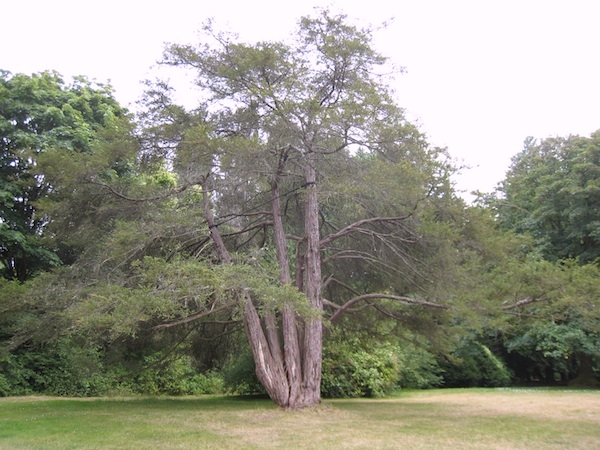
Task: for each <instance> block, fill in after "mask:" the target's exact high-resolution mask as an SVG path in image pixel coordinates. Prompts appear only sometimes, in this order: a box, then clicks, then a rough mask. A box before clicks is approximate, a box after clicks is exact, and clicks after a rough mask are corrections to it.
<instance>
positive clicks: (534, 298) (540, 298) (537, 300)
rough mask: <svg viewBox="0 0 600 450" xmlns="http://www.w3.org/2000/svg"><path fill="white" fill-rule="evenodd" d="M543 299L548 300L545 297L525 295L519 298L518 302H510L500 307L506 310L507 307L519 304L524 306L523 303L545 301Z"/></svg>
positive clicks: (515, 306) (511, 307) (516, 306)
mask: <svg viewBox="0 0 600 450" xmlns="http://www.w3.org/2000/svg"><path fill="white" fill-rule="evenodd" d="M545 301H548V299H547V298H545V297H526V298H524V299H521V300H519V301H518V302H515V303H512V304H510V305H505V306H503V307H502V309H503V310H505V311H506V310H509V309H514V308H518V307H519V306H525V305H529V304H531V303H537V302H545Z"/></svg>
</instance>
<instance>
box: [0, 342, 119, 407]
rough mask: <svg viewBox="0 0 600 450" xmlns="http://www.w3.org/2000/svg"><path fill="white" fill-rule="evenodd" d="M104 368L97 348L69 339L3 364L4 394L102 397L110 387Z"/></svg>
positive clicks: (25, 352)
mask: <svg viewBox="0 0 600 450" xmlns="http://www.w3.org/2000/svg"><path fill="white" fill-rule="evenodd" d="M103 369H104V368H103V364H102V360H101V355H100V352H99V351H98V349H95V348H91V347H81V346H79V345H77V343H76V342H73V341H72V340H71V339H67V338H65V339H61V340H59V341H57V342H55V343H52V344H47V345H45V346H43V347H41V348H37V349H22V350H21V351H20V352H18V353H15V354H10V355H7V356H6V357H5V358H4V359H3V360H2V361H1V362H0V372H1V373H2V375H3V378H4V385H5V388H4V394H3V395H26V394H31V393H41V394H48V395H61V396H78V397H82V396H93V395H102V394H104V393H105V392H106V390H107V389H108V385H109V380H108V379H107V378H106V377H105V375H104V374H103Z"/></svg>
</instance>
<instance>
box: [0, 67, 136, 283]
mask: <svg viewBox="0 0 600 450" xmlns="http://www.w3.org/2000/svg"><path fill="white" fill-rule="evenodd" d="M124 114H125V110H124V109H123V108H121V107H120V106H119V105H118V103H117V102H116V101H115V100H114V98H113V97H112V92H111V89H110V87H108V86H103V85H100V84H94V83H91V82H90V81H88V80H86V79H85V78H83V77H79V78H76V79H75V80H74V81H73V83H72V84H71V85H66V84H65V82H64V81H63V79H62V78H61V77H60V75H59V74H57V73H55V72H53V73H51V72H43V73H40V74H34V75H32V76H27V75H23V74H16V75H11V74H10V73H9V72H6V71H0V134H1V135H2V139H1V140H0V175H1V177H0V201H1V203H0V273H1V274H2V276H3V277H5V278H9V279H17V280H20V281H24V280H26V279H27V278H29V277H31V276H32V275H33V274H34V273H36V272H37V271H39V270H45V269H48V268H50V267H53V266H56V265H58V264H59V263H60V259H59V257H58V256H57V254H56V250H57V243H56V242H51V241H52V239H51V237H50V236H44V235H43V233H42V231H43V229H44V227H45V226H46V225H47V223H48V220H49V218H48V217H47V216H45V215H44V214H41V213H40V212H39V211H38V208H37V206H36V202H38V201H40V200H42V199H43V198H44V197H45V196H46V195H47V194H48V193H49V192H51V191H52V189H53V186H51V185H50V184H49V183H48V182H47V180H46V179H45V177H44V174H43V173H42V172H40V171H39V169H38V167H37V161H38V158H39V157H40V155H41V154H43V153H44V152H46V151H48V150H50V149H54V150H60V151H62V152H64V153H66V154H74V153H85V152H89V151H90V150H91V147H92V145H93V142H94V141H95V139H96V133H97V132H98V131H99V130H101V129H102V128H105V127H106V126H108V125H109V124H112V123H113V121H114V120H115V118H117V117H120V116H123V115H124Z"/></svg>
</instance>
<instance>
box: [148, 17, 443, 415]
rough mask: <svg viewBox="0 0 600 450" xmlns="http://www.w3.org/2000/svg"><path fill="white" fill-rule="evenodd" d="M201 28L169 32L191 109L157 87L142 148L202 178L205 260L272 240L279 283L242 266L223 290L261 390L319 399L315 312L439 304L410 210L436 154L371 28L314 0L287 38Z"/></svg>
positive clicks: (439, 168)
mask: <svg viewBox="0 0 600 450" xmlns="http://www.w3.org/2000/svg"><path fill="white" fill-rule="evenodd" d="M205 31H206V36H208V38H209V42H208V43H202V44H201V45H198V46H189V45H171V46H169V47H168V49H167V50H166V52H165V60H164V62H165V63H166V64H169V65H171V66H175V67H178V68H181V69H184V68H186V69H191V70H192V71H193V73H194V75H195V77H196V86H197V87H199V88H200V98H202V104H201V106H200V108H199V109H198V110H197V111H196V112H195V114H196V117H199V116H201V117H202V120H190V116H189V115H186V114H182V113H181V111H182V110H181V109H177V108H174V107H173V105H172V104H171V103H170V100H169V99H168V96H167V95H166V94H168V91H163V92H162V93H160V92H159V91H160V90H159V89H157V90H155V91H154V92H153V95H152V96H150V100H151V101H149V103H148V104H149V105H150V106H151V108H150V109H149V111H150V112H149V114H148V116H147V118H148V120H149V121H151V120H152V111H154V113H156V114H155V116H154V119H155V120H154V128H152V129H151V130H150V131H151V132H147V133H146V135H145V136H146V139H147V141H146V148H147V151H146V156H147V157H148V159H149V160H151V159H152V156H151V155H152V154H153V153H155V152H156V150H157V149H162V150H163V152H162V156H163V157H164V158H165V160H166V161H167V164H168V165H172V167H173V168H174V170H175V171H176V172H177V174H178V183H179V185H180V189H182V190H183V189H184V188H185V187H186V186H190V187H191V186H197V189H200V190H201V193H202V204H203V207H202V213H201V214H202V215H203V220H204V221H205V222H204V223H205V224H206V226H207V227H208V232H209V236H210V240H211V242H212V244H213V245H212V248H213V249H214V253H213V257H212V258H213V261H218V262H219V264H221V265H235V264H237V263H239V258H240V256H238V255H239V254H241V253H243V254H244V255H245V256H244V257H243V258H246V259H248V258H249V259H252V258H256V257H257V256H256V254H254V255H253V254H252V253H251V252H249V250H248V248H249V247H250V244H252V245H253V247H254V248H255V249H256V250H255V251H258V252H262V254H264V253H265V252H269V251H270V249H271V248H274V255H275V259H276V267H277V271H278V278H279V279H278V280H272V281H271V282H272V283H274V284H277V285H278V286H279V290H278V291H277V292H278V293H279V294H276V295H275V294H274V295H268V294H265V293H264V292H262V293H261V289H257V288H254V287H252V286H250V285H244V283H243V282H240V283H239V285H237V286H236V287H235V288H234V289H233V291H235V292H234V293H233V296H234V297H235V299H236V300H237V301H238V302H239V303H240V304H241V305H243V306H242V314H243V317H244V321H245V324H246V329H247V335H248V340H249V343H250V346H251V349H252V352H253V355H254V360H255V364H256V374H257V376H258V378H259V380H260V382H261V383H262V384H263V385H264V387H265V389H266V390H267V392H268V394H269V395H270V396H271V398H272V399H273V400H274V401H275V402H276V403H277V404H278V405H280V406H283V407H288V408H298V407H305V406H310V405H314V404H317V403H319V402H320V381H321V360H322V339H323V326H324V314H325V313H326V312H328V313H329V314H330V321H336V320H338V318H339V317H340V316H341V315H343V314H344V313H345V312H348V311H349V310H352V309H353V308H356V307H357V306H363V305H365V304H367V305H368V304H371V302H374V301H380V300H384V301H387V302H399V303H402V304H422V305H428V306H431V307H437V308H439V309H443V307H441V305H439V304H437V303H433V302H430V301H426V300H424V298H425V297H426V295H427V294H428V293H431V292H432V291H434V290H435V289H430V290H429V291H427V292H425V289H424V288H423V287H422V286H423V285H427V286H431V285H434V284H435V283H433V277H432V276H431V277H428V275H431V272H432V271H433V268H432V267H431V266H427V265H426V264H424V263H423V261H424V259H425V258H426V256H425V255H426V254H427V252H428V248H427V244H424V245H421V246H418V245H417V242H418V241H419V239H420V236H419V234H418V233H417V232H416V229H417V227H418V222H419V221H418V219H417V218H416V217H417V214H416V213H417V211H421V210H422V209H423V205H425V204H431V203H432V199H438V200H439V199H441V198H442V197H444V195H446V196H447V195H448V193H449V190H448V184H447V173H446V169H447V167H446V166H445V165H444V164H441V163H439V162H438V161H437V159H436V156H437V153H436V151H432V150H430V149H429V148H428V147H427V144H426V143H425V142H424V139H423V137H422V136H421V135H420V134H419V133H418V131H417V130H416V129H415V128H414V127H413V126H411V125H410V124H408V123H407V122H406V120H405V118H404V116H403V111H402V109H401V108H399V107H398V106H397V105H396V104H395V102H394V99H393V96H392V93H391V92H390V91H389V89H388V87H387V86H388V85H387V83H386V82H387V81H388V80H387V79H386V76H385V73H386V71H389V70H390V68H389V67H387V66H386V59H385V58H384V57H382V56H381V55H379V54H378V53H377V52H376V51H375V50H374V49H373V45H372V36H371V30H369V29H360V28H357V27H355V26H353V25H350V24H348V23H347V20H346V17H345V16H343V15H339V16H338V15H335V16H334V15H330V14H329V13H328V12H327V11H321V12H320V14H319V15H317V16H316V17H314V18H309V17H305V18H303V19H301V21H300V23H299V28H298V32H297V34H296V35H295V36H294V37H293V39H292V40H291V41H290V42H289V43H288V42H259V43H256V44H252V45H249V44H243V43H239V42H237V40H236V39H235V36H231V35H228V34H224V33H217V32H215V31H214V30H213V28H212V27H211V26H210V25H209V26H207V27H206V29H205ZM388 73H389V72H388ZM159 116H160V117H161V119H160V120H156V118H157V117H159ZM183 124H186V126H183ZM161 133H162V134H161ZM165 133H168V136H167V134H165ZM186 189H187V188H186ZM433 202H435V201H434V200H433ZM206 242H207V241H205V240H202V239H200V240H198V242H195V243H194V242H191V243H189V246H188V248H189V249H191V248H197V249H198V253H201V251H202V250H201V249H202V248H205V247H203V245H204V246H205V244H206ZM429 244H431V242H430V243H429ZM429 250H430V249H429ZM243 258H242V259H243ZM246 263H247V261H246ZM426 272H429V273H426ZM265 282H269V281H268V280H266V281H265ZM229 291H230V292H231V289H230V290H229ZM263 291H264V289H263ZM294 292H296V293H300V294H303V295H300V296H299V295H294V294H293V293H294ZM286 293H288V295H287V297H286ZM326 297H329V298H326ZM428 298H429V299H431V297H428ZM213 306H214V304H213ZM208 312H209V311H207V313H208ZM164 326H169V324H164Z"/></svg>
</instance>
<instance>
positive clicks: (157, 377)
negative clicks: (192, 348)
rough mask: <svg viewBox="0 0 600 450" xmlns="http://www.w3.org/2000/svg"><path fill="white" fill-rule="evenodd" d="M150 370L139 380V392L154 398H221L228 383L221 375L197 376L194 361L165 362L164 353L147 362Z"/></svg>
mask: <svg viewBox="0 0 600 450" xmlns="http://www.w3.org/2000/svg"><path fill="white" fill-rule="evenodd" d="M145 362H146V364H147V368H146V369H144V370H143V371H142V373H141V374H140V375H139V376H138V377H136V384H135V388H136V389H137V390H138V391H139V392H140V393H142V394H150V395H165V394H166V395H200V394H220V393H223V392H224V391H225V382H224V380H223V378H222V376H221V375H219V374H218V373H217V372H207V373H205V374H202V373H197V372H196V370H195V369H194V367H193V364H192V361H191V358H189V357H188V356H178V357H176V358H171V359H168V360H164V359H163V356H162V355H161V354H160V353H156V354H153V355H151V356H148V357H146V358H145Z"/></svg>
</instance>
